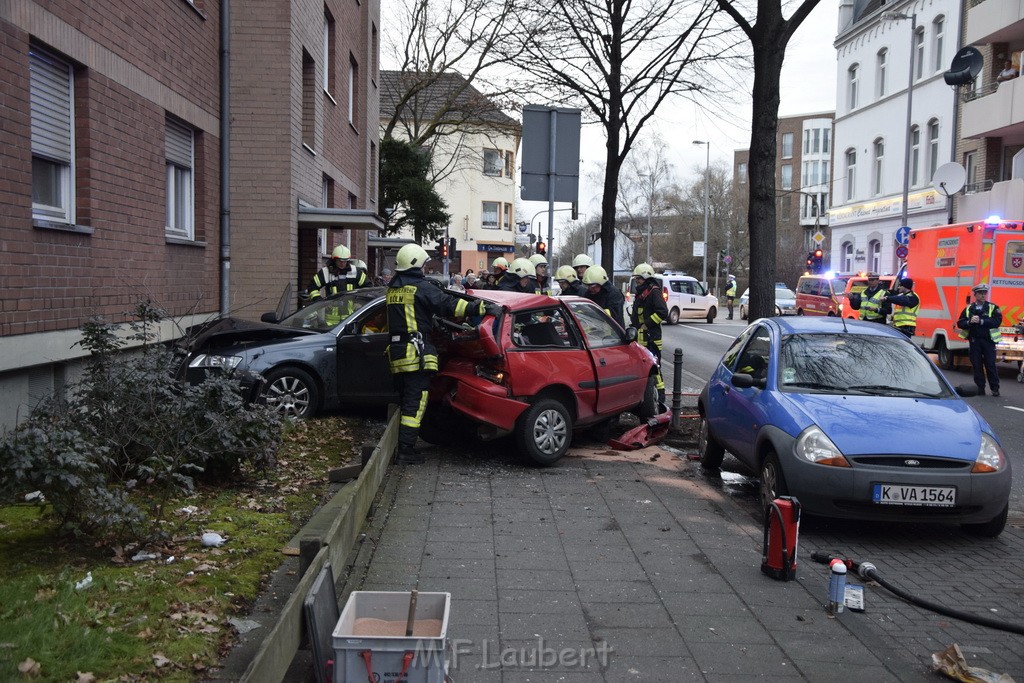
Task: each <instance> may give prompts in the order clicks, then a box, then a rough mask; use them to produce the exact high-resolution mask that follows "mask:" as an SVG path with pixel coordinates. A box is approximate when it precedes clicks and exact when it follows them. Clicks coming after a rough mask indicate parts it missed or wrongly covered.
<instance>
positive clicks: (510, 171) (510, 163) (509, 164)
mask: <svg viewBox="0 0 1024 683" xmlns="http://www.w3.org/2000/svg"><path fill="white" fill-rule="evenodd" d="M515 161H516V156H515V154H513V153H512V152H509V151H507V150H506V152H505V177H506V178H511V177H513V176H514V175H515V174H516V164H515Z"/></svg>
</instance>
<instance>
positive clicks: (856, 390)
mask: <svg viewBox="0 0 1024 683" xmlns="http://www.w3.org/2000/svg"><path fill="white" fill-rule="evenodd" d="M779 386H780V388H781V389H782V390H783V391H790V392H819V393H850V394H861V395H866V394H870V395H879V396H911V397H919V398H946V397H949V396H950V395H951V394H950V392H949V389H948V388H947V387H946V384H945V383H944V382H942V380H941V379H940V378H939V374H938V372H937V371H936V369H935V366H934V365H933V364H932V362H931V361H929V360H928V358H927V357H925V356H924V355H923V354H921V353H919V352H918V351H917V349H915V348H914V347H913V345H912V344H911V343H910V342H908V341H904V340H902V339H896V338H889V337H876V336H872V335H858V334H790V335H786V336H784V337H783V338H782V349H781V355H780V362H779Z"/></svg>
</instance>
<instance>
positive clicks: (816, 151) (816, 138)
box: [811, 128, 821, 154]
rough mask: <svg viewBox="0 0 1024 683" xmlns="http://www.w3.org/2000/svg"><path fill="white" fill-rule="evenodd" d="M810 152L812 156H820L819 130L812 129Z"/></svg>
mask: <svg viewBox="0 0 1024 683" xmlns="http://www.w3.org/2000/svg"><path fill="white" fill-rule="evenodd" d="M811 152H812V153H814V154H820V153H821V129H820V128H815V129H814V138H813V141H812V142H811Z"/></svg>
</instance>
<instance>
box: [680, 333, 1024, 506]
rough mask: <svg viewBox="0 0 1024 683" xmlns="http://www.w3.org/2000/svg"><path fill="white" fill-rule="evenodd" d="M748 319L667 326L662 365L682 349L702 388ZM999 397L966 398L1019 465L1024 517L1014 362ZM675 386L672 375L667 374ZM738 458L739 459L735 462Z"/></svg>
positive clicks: (687, 385) (688, 382)
mask: <svg viewBox="0 0 1024 683" xmlns="http://www.w3.org/2000/svg"><path fill="white" fill-rule="evenodd" d="M747 324H748V323H747V321H745V320H740V319H739V314H738V313H737V314H736V318H735V319H734V320H728V319H726V317H725V314H724V313H723V314H721V315H719V317H718V319H717V320H716V321H715V322H714V323H713V324H711V325H709V324H707V323H706V322H704V321H703V320H699V321H682V322H680V323H679V324H678V325H666V326H665V327H664V328H663V334H664V343H665V346H664V350H663V352H662V358H663V365H664V366H666V367H667V366H669V365H671V364H672V358H673V355H674V353H675V350H676V349H677V348H679V349H682V350H683V382H682V386H683V391H684V392H697V391H700V389H701V388H702V387H703V386H704V383H705V382H706V381H707V378H709V377H710V376H711V373H712V371H713V370H714V368H715V366H716V365H717V363H718V361H719V360H720V359H721V357H722V354H723V353H725V350H726V348H728V346H729V344H730V343H731V342H732V340H733V339H735V338H736V336H737V335H738V334H739V333H740V332H742V331H743V330H744V329H745V328H746V327H747ZM999 370H1000V394H1001V395H1000V397H999V398H993V397H992V396H976V397H973V398H968V399H965V400H966V401H967V402H968V403H969V404H970V405H971V406H973V407H974V409H975V410H977V411H978V413H980V414H981V416H982V417H983V418H985V420H986V421H987V422H988V423H989V424H990V425H991V426H992V429H994V430H995V433H996V435H997V436H998V437H999V439H1000V441H1001V442H1002V445H1003V449H1004V450H1005V452H1006V454H1007V457H1009V459H1010V463H1011V467H1013V470H1014V478H1013V488H1012V492H1011V494H1010V514H1011V515H1013V514H1014V513H1017V516H1018V518H1020V517H1024V429H1022V428H1021V424H1022V419H1021V418H1022V417H1024V384H1018V383H1017V367H1016V364H1014V363H1000V368H999ZM943 372H944V374H945V375H946V377H947V378H948V379H949V381H950V382H951V383H952V384H953V386H957V385H959V384H968V385H972V384H973V383H974V380H973V374H972V372H971V368H970V365H964V366H962V367H959V368H958V369H956V370H951V371H943ZM665 383H666V385H667V386H668V387H669V389H670V390H671V387H672V384H671V379H670V377H669V376H666V379H665ZM734 462H735V461H734Z"/></svg>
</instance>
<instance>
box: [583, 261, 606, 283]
mask: <svg viewBox="0 0 1024 683" xmlns="http://www.w3.org/2000/svg"><path fill="white" fill-rule="evenodd" d="M606 282H608V271H606V270H605V269H604V268H602V267H601V266H590V267H589V268H587V272H586V273H584V274H583V284H585V285H603V284H604V283H606Z"/></svg>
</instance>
